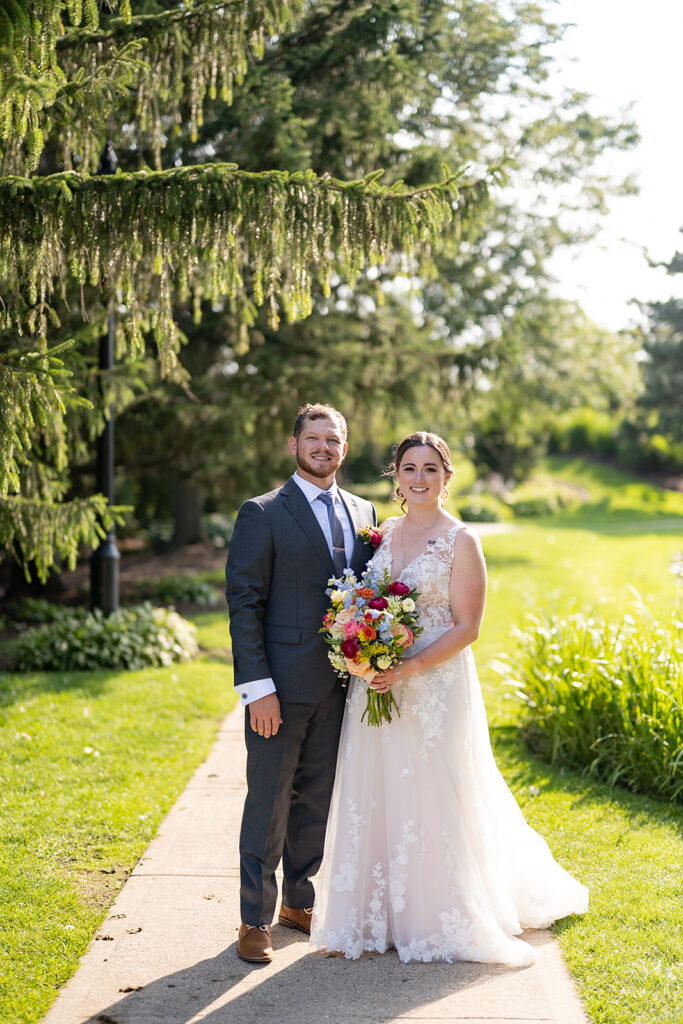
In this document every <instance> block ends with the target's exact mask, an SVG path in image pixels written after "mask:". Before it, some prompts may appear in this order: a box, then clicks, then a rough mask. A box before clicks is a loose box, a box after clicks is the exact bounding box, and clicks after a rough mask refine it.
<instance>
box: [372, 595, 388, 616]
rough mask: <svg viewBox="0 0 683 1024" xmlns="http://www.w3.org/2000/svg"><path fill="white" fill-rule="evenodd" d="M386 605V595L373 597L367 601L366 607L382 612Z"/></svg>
mask: <svg viewBox="0 0 683 1024" xmlns="http://www.w3.org/2000/svg"><path fill="white" fill-rule="evenodd" d="M388 607H389V602H388V601H387V599H386V597H373V599H372V601H368V608H374V609H375V611H378V612H383V611H384V609H385V608H388Z"/></svg>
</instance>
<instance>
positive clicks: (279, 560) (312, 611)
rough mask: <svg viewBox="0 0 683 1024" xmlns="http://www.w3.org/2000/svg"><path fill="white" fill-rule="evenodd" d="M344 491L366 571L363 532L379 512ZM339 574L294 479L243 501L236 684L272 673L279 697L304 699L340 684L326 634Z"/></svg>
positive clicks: (236, 542)
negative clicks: (331, 588)
mask: <svg viewBox="0 0 683 1024" xmlns="http://www.w3.org/2000/svg"><path fill="white" fill-rule="evenodd" d="M340 495H341V499H342V501H343V502H344V506H345V508H346V510H347V512H348V514H349V518H350V520H351V524H352V527H353V533H354V537H355V538H356V539H355V545H354V549H353V555H352V557H351V561H350V568H352V569H353V570H354V572H355V573H356V575H360V573H361V572H362V571H363V569H364V568H365V565H366V563H367V561H368V559H369V558H370V557H371V556H372V548H371V547H370V546H369V545H367V544H364V543H363V542H362V541H361V540H360V539H359V538H358V536H357V533H358V530H359V529H360V528H361V527H363V526H370V525H374V524H375V523H376V521H377V517H376V514H375V509H374V506H373V505H372V504H371V503H370V502H369V501H365V500H364V499H363V498H358V497H356V496H355V495H353V494H349V493H348V491H343V490H341V489H340ZM333 575H334V567H333V564H332V556H331V554H330V551H329V548H328V546H327V542H326V540H325V536H324V534H323V532H322V530H321V528H320V526H319V524H318V522H317V520H316V518H315V515H314V513H313V510H312V509H311V507H310V505H309V502H308V499H307V498H306V496H305V495H304V494H303V492H302V490H301V488H300V487H298V486H297V484H296V483H295V482H294V480H291V479H290V480H288V481H287V483H286V484H284V486H283V487H280V488H278V489H277V490H274V491H270V492H269V493H268V494H262V495H260V496H259V497H257V498H251V499H250V500H249V501H247V502H245V504H244V505H242V507H241V509H240V511H239V514H238V516H237V522H236V523H235V531H234V534H233V539H232V542H231V544H230V550H229V553H228V562H227V566H226V595H227V599H228V605H229V608H230V635H231V638H232V651H233V659H234V668H235V683H237V684H241V683H248V682H251V681H252V680H255V679H265V678H269V677H271V678H272V679H273V681H274V683H275V688H276V691H277V694H278V697H279V698H280V700H284V701H294V702H304V703H309V702H310V703H314V702H318V701H321V700H324V698H325V697H326V696H327V695H328V694H329V693H330V691H331V690H332V688H333V687H334V686H338V685H339V683H338V680H337V678H336V676H335V674H334V672H333V670H332V668H331V666H330V663H329V661H328V659H327V648H326V645H325V643H324V641H323V639H322V637H321V635H320V628H321V626H322V619H323V615H324V614H325V611H326V609H327V608H328V606H329V598H328V597H327V595H326V594H325V589H326V587H327V585H328V579H329V578H330V577H331V576H333Z"/></svg>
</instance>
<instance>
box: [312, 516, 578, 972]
mask: <svg viewBox="0 0 683 1024" xmlns="http://www.w3.org/2000/svg"><path fill="white" fill-rule="evenodd" d="M396 522H398V520H389V522H388V524H387V529H386V533H385V537H384V540H383V542H382V544H381V545H380V547H379V548H378V550H377V553H376V555H375V557H374V559H373V564H374V566H375V567H376V568H377V569H379V570H380V571H381V570H384V569H391V538H392V532H393V527H394V526H395V524H396ZM464 528H465V527H464V526H463V524H462V523H457V524H456V525H454V526H453V527H452V529H451V530H450V532H449V533H448V534H447V536H445V537H441V538H439V539H438V540H437V541H436V543H434V544H432V545H431V546H429V548H428V549H427V550H426V551H424V552H423V553H422V554H420V555H419V556H418V557H417V558H415V559H414V560H413V561H412V562H410V563H409V564H408V565H407V566H406V567H405V568H404V570H403V571H402V572H401V574H400V579H401V580H403V581H404V582H405V583H407V584H408V585H409V586H410V587H415V588H417V589H418V590H419V592H420V597H419V599H418V608H419V612H420V622H421V623H422V625H423V626H424V632H423V633H422V635H421V636H420V637H418V639H417V640H416V642H415V645H414V647H413V649H412V653H417V652H418V651H419V650H421V649H422V648H424V647H427V646H428V645H429V644H431V643H432V642H433V641H434V640H436V639H437V638H438V637H439V636H441V634H442V633H444V632H445V631H446V630H447V629H448V628H449V626H450V625H451V624H452V613H451V609H450V606H449V597H448V591H449V581H450V575H451V565H452V562H453V553H454V546H455V543H456V538H457V535H458V533H459V531H460V530H461V529H464ZM393 693H394V696H395V698H396V700H397V701H398V704H399V707H400V712H401V717H400V718H398V717H397V716H394V719H393V721H392V722H390V723H385V724H383V725H382V726H380V727H379V728H377V727H372V726H368V724H367V721H365V722H361V715H362V714H363V710H364V708H365V703H366V684H365V683H364V682H363V681H362V680H361V679H359V678H357V677H353V678H352V680H351V682H350V684H349V692H348V697H347V704H346V712H345V717H344V725H343V728H342V734H341V741H340V747H339V756H338V760H337V775H336V781H335V785H334V793H333V796H332V805H331V808H330V816H329V822H328V826H327V836H326V840H325V855H324V858H323V863H322V867H321V869H320V873H319V876H318V879H317V881H316V890H317V896H316V904H315V908H314V911H313V918H312V928H311V944H312V945H313V946H315V947H317V948H328V949H333V950H338V951H340V952H343V953H344V954H345V955H346V956H347V957H349V958H355V957H359V956H360V955H361V953H363V952H364V951H365V950H376V951H377V952H380V953H383V952H384V951H385V950H387V949H388V948H389V947H391V946H394V947H395V948H396V950H397V952H398V955H399V957H400V958H401V960H403V961H408V960H422V961H432V960H446V961H448V962H452V961H455V960H476V961H481V962H485V963H504V964H515V965H524V964H529V963H531V962H533V960H534V959H535V953H534V950H533V949H532V947H531V946H530V945H529V944H528V943H526V942H524V941H522V940H520V939H517V938H515V936H516V935H519V934H520V933H521V932H522V930H523V928H544V927H547V926H548V925H549V924H550V923H551V922H552V921H555V920H556V919H558V918H560V917H564V916H566V915H567V914H573V913H583V912H584V911H585V910H586V909H587V906H588V893H587V890H586V889H585V888H584V886H583V885H581V884H580V883H579V882H577V881H576V880H575V879H573V878H572V877H571V876H570V875H569V874H567V872H566V871H565V870H564V869H563V868H562V867H560V865H559V864H557V863H556V862H555V861H554V860H553V857H552V855H551V853H550V850H549V849H548V846H547V844H546V843H545V841H544V840H543V839H542V838H541V837H540V836H539V835H538V834H537V833H536V832H534V831H533V829H531V828H530V827H529V826H528V825H527V824H526V822H525V820H524V817H523V816H522V812H521V811H520V809H519V807H518V806H517V803H516V802H515V799H514V797H513V796H512V793H511V792H510V790H509V789H508V787H507V786H506V784H505V782H504V781H503V778H502V776H501V775H500V773H499V771H498V769H497V767H496V764H495V761H494V759H493V754H492V752H491V745H490V742H489V734H488V726H487V722H486V714H485V711H484V704H483V700H482V696H481V689H480V686H479V680H478V678H477V671H476V668H475V664H474V658H473V655H472V651H471V649H470V648H469V647H468V648H466V649H465V650H464V651H461V652H460V653H458V654H456V655H455V656H454V657H452V658H450V659H449V660H448V661H446V662H444V663H442V664H441V665H438V666H437V667H436V668H435V669H432V670H430V671H428V672H425V673H419V674H415V675H412V676H410V677H409V678H408V679H407V680H406V681H405V682H402V683H400V684H397V685H396V686H395V687H394V689H393Z"/></svg>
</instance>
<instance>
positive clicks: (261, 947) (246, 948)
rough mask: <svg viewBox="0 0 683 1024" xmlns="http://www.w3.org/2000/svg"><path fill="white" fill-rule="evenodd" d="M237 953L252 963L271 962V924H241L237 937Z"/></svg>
mask: <svg viewBox="0 0 683 1024" xmlns="http://www.w3.org/2000/svg"><path fill="white" fill-rule="evenodd" d="M237 955H238V956H239V957H241V958H242V960H246V961H247V962H248V963H250V964H269V963H270V961H271V960H272V959H273V944H272V942H271V939H270V925H269V924H261V925H258V924H253V925H249V924H241V925H240V930H239V935H238V937H237Z"/></svg>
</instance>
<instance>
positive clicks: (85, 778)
mask: <svg viewBox="0 0 683 1024" xmlns="http://www.w3.org/2000/svg"><path fill="white" fill-rule="evenodd" d="M234 704H235V695H234V690H233V688H232V671H231V669H230V668H229V666H227V665H226V664H224V663H215V662H213V663H212V662H208V661H201V660H200V661H195V662H192V663H189V664H183V665H174V666H171V667H169V668H163V669H160V668H150V669H145V670H141V671H138V672H130V673H127V672H96V673H86V672H71V673H58V672H53V673H27V674H25V675H19V674H12V675H10V674H3V675H0V763H2V765H3V769H2V779H1V783H2V785H1V789H0V878H1V882H2V884H0V919H2V922H3V929H2V931H3V937H2V943H1V945H0V977H1V978H2V982H1V983H0V1020H2V1021H7V1022H8V1024H9V1022H10V1021H11V1024H35V1022H36V1021H38V1020H40V1019H41V1017H42V1016H43V1014H44V1013H45V1012H46V1011H47V1009H48V1007H49V1006H50V1004H51V1003H52V1001H53V999H54V998H55V996H56V993H57V990H58V988H59V987H60V986H61V985H63V984H64V982H65V981H66V980H67V979H68V978H69V977H70V976H71V975H72V974H73V973H74V971H75V969H76V968H77V966H78V961H79V958H80V957H81V955H82V954H83V952H84V951H85V949H86V948H87V946H88V943H89V942H90V940H91V939H92V937H93V935H94V934H95V932H96V931H97V929H98V927H99V926H100V924H101V923H102V921H103V920H104V918H105V917H106V914H107V911H108V908H109V907H110V906H111V904H112V903H113V901H114V899H115V898H116V896H117V894H118V892H119V890H120V889H121V887H122V885H123V884H124V882H125V880H126V878H127V876H128V874H129V873H130V871H131V870H132V868H133V867H134V865H135V863H136V862H137V860H138V858H139V857H140V856H141V855H142V853H143V852H144V850H145V849H146V847H147V846H148V844H149V842H150V840H151V839H152V837H153V836H154V835H155V833H156V832H157V829H158V827H159V824H160V822H161V821H162V819H163V817H164V816H165V814H166V813H167V811H168V810H169V809H170V807H171V806H172V804H173V802H174V801H175V799H176V798H177V797H178V796H179V795H180V793H181V792H182V791H183V789H184V788H185V785H186V784H187V782H188V780H189V779H190V777H191V776H192V774H193V772H194V771H195V769H196V768H197V767H198V766H199V765H200V764H201V762H202V761H203V760H204V759H205V757H206V755H207V754H208V752H209V750H210V748H211V745H212V744H213V742H214V740H215V737H216V734H217V731H218V728H219V726H220V724H221V722H222V721H223V719H224V717H225V715H226V714H227V713H228V711H229V710H230V709H231V708H232V707H233V706H234Z"/></svg>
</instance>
